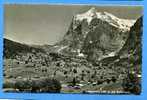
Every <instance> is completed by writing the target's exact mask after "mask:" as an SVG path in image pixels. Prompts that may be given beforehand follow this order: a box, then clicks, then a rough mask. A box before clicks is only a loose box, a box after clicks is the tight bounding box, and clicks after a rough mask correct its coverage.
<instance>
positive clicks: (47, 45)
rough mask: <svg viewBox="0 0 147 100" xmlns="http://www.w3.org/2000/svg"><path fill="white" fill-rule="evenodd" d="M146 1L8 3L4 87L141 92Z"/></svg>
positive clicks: (24, 90)
mask: <svg viewBox="0 0 147 100" xmlns="http://www.w3.org/2000/svg"><path fill="white" fill-rule="evenodd" d="M142 35H143V7H142V6H137V5H134V6H128V5H62V4H60V5H47V4H46V5H45V4H5V6H4V34H3V37H4V38H3V91H4V92H12V93H65V94H66V93H67V94H68V93H72V94H77V93H78V94H126V95H128V94H130V95H131V94H133V95H140V94H141V90H142V87H141V84H142V83H141V81H142V80H141V77H142V75H141V74H142Z"/></svg>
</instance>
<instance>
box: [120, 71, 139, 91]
mask: <svg viewBox="0 0 147 100" xmlns="http://www.w3.org/2000/svg"><path fill="white" fill-rule="evenodd" d="M122 86H123V89H124V91H128V92H130V93H133V94H140V93H141V84H140V79H139V78H138V77H137V75H136V74H133V73H128V75H127V78H124V79H123V84H122Z"/></svg>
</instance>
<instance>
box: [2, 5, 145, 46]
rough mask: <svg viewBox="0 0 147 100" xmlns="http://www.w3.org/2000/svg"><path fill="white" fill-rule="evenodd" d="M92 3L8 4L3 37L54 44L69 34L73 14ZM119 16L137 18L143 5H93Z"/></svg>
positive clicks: (87, 7) (40, 43)
mask: <svg viewBox="0 0 147 100" xmlns="http://www.w3.org/2000/svg"><path fill="white" fill-rule="evenodd" d="M91 7H93V6H90V5H14V4H13V5H5V12H4V13H5V14H4V19H5V21H4V22H5V23H4V28H5V29H4V30H5V31H4V37H5V38H8V39H11V40H14V41H17V42H20V43H25V44H34V45H44V44H47V45H53V44H55V43H56V42H58V41H60V40H61V39H62V37H63V36H64V34H66V32H67V30H68V28H69V25H70V23H71V20H72V18H73V16H74V15H76V14H79V13H84V12H86V11H88V10H89V9H90V8H91ZM94 7H95V8H96V9H97V11H99V12H103V11H106V12H109V13H112V14H114V15H115V16H117V17H119V18H125V19H137V18H139V17H140V16H141V15H142V9H143V8H142V7H141V6H102V5H101V6H94Z"/></svg>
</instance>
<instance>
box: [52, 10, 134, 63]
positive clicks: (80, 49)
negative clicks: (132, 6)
mask: <svg viewBox="0 0 147 100" xmlns="http://www.w3.org/2000/svg"><path fill="white" fill-rule="evenodd" d="M133 23H134V20H126V19H120V18H117V17H116V16H114V15H112V14H110V13H107V12H98V11H97V10H96V9H95V8H91V9H90V10H89V11H87V12H85V13H83V14H77V15H75V16H74V17H73V19H72V22H71V25H70V27H69V30H68V32H67V33H66V34H65V36H64V37H63V40H62V41H60V42H59V43H57V44H56V45H55V48H56V50H57V52H58V53H64V54H72V55H76V56H81V57H87V58H88V59H90V60H92V59H95V58H96V59H101V58H103V57H104V56H113V55H114V54H115V52H118V51H119V50H120V48H122V46H123V45H124V43H125V41H126V39H127V37H128V31H129V29H130V27H131V26H132V25H133Z"/></svg>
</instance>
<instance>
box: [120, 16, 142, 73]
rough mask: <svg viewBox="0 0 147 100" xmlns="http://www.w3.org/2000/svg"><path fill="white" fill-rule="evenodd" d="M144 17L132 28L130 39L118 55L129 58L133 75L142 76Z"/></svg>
mask: <svg viewBox="0 0 147 100" xmlns="http://www.w3.org/2000/svg"><path fill="white" fill-rule="evenodd" d="M142 34H143V17H140V18H139V19H138V20H137V21H136V22H135V24H134V25H133V26H132V27H131V29H130V32H129V36H128V39H127V41H126V43H125V44H124V46H123V47H122V49H121V50H120V52H119V53H118V55H120V57H126V58H128V64H129V68H130V70H131V71H132V72H133V73H136V74H141V64H142V42H141V41H142Z"/></svg>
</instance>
